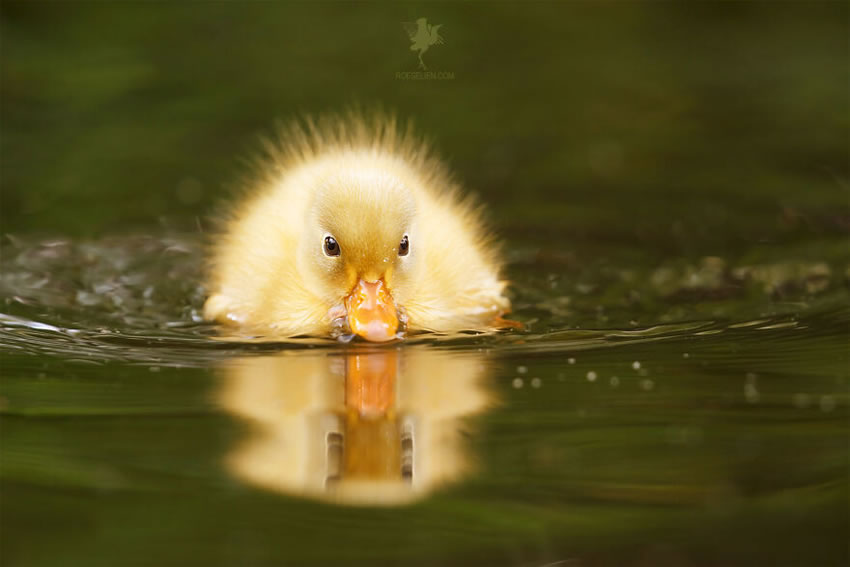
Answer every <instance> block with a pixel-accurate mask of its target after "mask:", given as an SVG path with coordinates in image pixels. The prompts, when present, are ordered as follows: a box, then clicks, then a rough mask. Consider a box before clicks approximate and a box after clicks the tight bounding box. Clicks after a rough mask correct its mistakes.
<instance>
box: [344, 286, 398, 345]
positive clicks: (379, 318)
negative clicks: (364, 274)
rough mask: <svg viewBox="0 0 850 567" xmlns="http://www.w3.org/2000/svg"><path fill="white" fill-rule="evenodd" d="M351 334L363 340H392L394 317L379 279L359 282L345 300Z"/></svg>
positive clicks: (391, 303) (391, 304) (391, 306)
mask: <svg viewBox="0 0 850 567" xmlns="http://www.w3.org/2000/svg"><path fill="white" fill-rule="evenodd" d="M345 309H346V311H347V312H348V326H349V327H350V328H351V332H352V333H354V334H356V335H360V336H361V337H363V338H364V339H366V340H367V341H373V342H385V341H390V340H392V339H394V338H395V333H396V331H397V330H398V315H397V313H396V307H395V303H394V302H393V298H392V296H391V295H390V292H389V291H387V287H386V285H385V284H384V282H383V280H378V281H376V282H371V283H370V282H366V281H364V280H360V281H359V282H357V285H356V286H354V290H353V291H352V292H351V293H350V294H349V296H348V297H346V298H345Z"/></svg>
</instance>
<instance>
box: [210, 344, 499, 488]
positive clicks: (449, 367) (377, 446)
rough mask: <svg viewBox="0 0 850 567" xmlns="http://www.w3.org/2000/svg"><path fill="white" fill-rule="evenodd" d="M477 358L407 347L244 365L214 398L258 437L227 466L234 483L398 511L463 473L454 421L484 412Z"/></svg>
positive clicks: (230, 371)
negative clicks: (396, 506)
mask: <svg viewBox="0 0 850 567" xmlns="http://www.w3.org/2000/svg"><path fill="white" fill-rule="evenodd" d="M483 379H484V366H483V362H482V360H481V358H480V357H479V356H477V355H476V356H473V355H466V354H464V355H457V354H449V353H440V352H434V351H428V350H425V349H416V348H413V349H405V350H403V351H398V352H396V351H381V352H372V353H362V354H350V355H346V356H344V357H328V356H325V355H316V354H299V355H285V356H272V357H257V358H245V359H240V360H236V361H234V362H233V363H232V364H230V365H229V366H228V368H227V370H226V377H225V380H224V382H223V384H222V388H221V390H220V393H219V400H220V401H221V403H222V405H223V406H224V407H225V408H226V409H227V410H228V411H230V412H232V413H234V414H235V415H238V416H240V417H242V418H245V419H248V420H250V421H252V422H253V423H254V424H255V425H256V429H255V433H254V434H253V435H252V436H251V437H249V438H248V439H246V440H245V441H244V442H243V443H241V444H240V445H239V446H237V447H236V448H235V450H234V451H232V452H231V453H230V454H229V455H228V456H227V458H226V462H227V466H228V468H229V469H230V471H231V472H232V473H233V474H234V475H235V476H236V477H237V478H240V479H243V480H245V481H247V482H250V483H252V484H255V485H258V486H262V487H264V488H267V489H271V490H276V491H281V492H287V493H294V494H306V495H311V496H314V497H319V498H323V499H329V500H333V501H336V502H341V503H350V504H387V505H391V504H401V503H404V502H408V501H410V500H412V499H415V498H417V497H418V496H421V495H423V494H425V493H426V492H428V491H430V490H432V489H433V488H434V487H436V486H439V485H441V484H444V483H445V482H448V481H450V480H454V479H456V478H457V477H459V476H460V475H462V474H464V473H465V472H467V471H468V470H469V464H468V463H469V461H468V459H466V458H465V457H464V455H463V438H462V435H461V432H460V428H461V426H462V421H461V418H462V417H464V416H468V415H471V414H474V413H476V412H479V411H482V410H483V409H485V408H486V407H487V406H488V405H489V404H490V403H491V402H492V400H491V398H490V396H489V394H488V392H487V390H486V389H485V388H484V384H483V383H482V382H483Z"/></svg>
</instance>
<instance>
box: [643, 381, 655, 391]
mask: <svg viewBox="0 0 850 567" xmlns="http://www.w3.org/2000/svg"><path fill="white" fill-rule="evenodd" d="M654 387H655V382H653V381H652V380H650V379H649V378H647V379H646V380H641V381H640V388H641V390H644V391H646V392H648V391H650V390H652V389H653V388H654Z"/></svg>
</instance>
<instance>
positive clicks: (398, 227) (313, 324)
mask: <svg viewBox="0 0 850 567" xmlns="http://www.w3.org/2000/svg"><path fill="white" fill-rule="evenodd" d="M267 150H268V156H267V158H266V159H264V160H263V161H262V163H261V165H260V169H261V174H260V175H259V176H258V178H257V179H256V180H255V181H253V182H252V183H251V187H250V188H249V189H250V190H249V192H248V196H247V198H246V199H244V201H243V202H242V203H240V204H238V205H237V206H236V207H233V208H232V209H231V210H230V211H229V212H228V213H227V218H226V219H225V223H224V230H223V231H222V232H221V233H220V234H217V235H216V237H215V241H214V242H213V248H212V254H211V262H210V266H209V277H208V288H207V289H208V290H209V291H210V296H209V298H208V300H207V302H206V304H205V306H204V315H205V317H206V318H207V319H210V320H216V321H219V322H221V323H226V324H231V325H236V326H239V327H241V328H242V329H244V330H245V331H248V332H251V333H259V334H265V335H273V336H295V335H315V336H323V335H328V334H329V333H330V332H331V330H332V321H333V319H334V318H337V317H339V316H340V314H341V312H340V309H341V308H342V307H341V306H342V302H343V300H344V299H345V297H346V296H347V295H348V294H349V293H351V291H352V289H353V288H354V287H355V286H356V285H357V282H358V281H359V280H360V279H364V280H366V281H374V280H376V279H378V278H380V279H382V280H383V281H384V282H385V284H386V287H387V288H388V290H389V292H390V294H391V295H392V298H393V300H394V302H395V305H396V306H397V307H400V308H402V311H403V312H404V313H406V316H407V328H408V330H412V331H419V330H422V331H441V332H451V331H459V330H486V329H490V328H491V327H492V325H493V324H494V322H495V321H496V319H497V318H498V317H499V316H500V315H501V314H503V313H505V312H506V311H507V310H508V309H509V307H510V305H509V302H508V300H507V298H505V296H504V295H503V290H504V288H505V282H504V281H502V280H501V279H500V276H499V271H500V267H501V262H500V259H499V252H498V247H497V246H496V245H495V244H494V242H493V239H492V238H491V235H490V234H489V233H488V232H487V231H486V229H485V228H484V227H483V225H482V223H481V219H480V215H479V212H478V208H477V207H476V206H475V205H474V204H473V203H471V202H470V200H469V199H461V198H460V197H459V194H460V191H459V188H458V186H457V185H456V183H455V182H454V181H453V180H452V179H451V177H450V176H449V174H448V172H447V171H446V169H445V167H444V166H443V165H442V164H441V163H440V162H439V161H438V160H436V159H435V158H433V157H432V156H431V154H430V151H429V149H428V147H427V146H426V145H425V144H424V143H423V142H422V141H421V140H420V139H418V138H417V137H415V136H414V135H413V134H412V132H411V130H410V128H409V127H408V128H406V129H404V130H402V129H400V128H399V127H398V126H397V124H396V122H395V120H394V119H392V118H386V117H380V116H379V117H375V118H370V119H364V118H362V117H360V116H358V115H355V114H352V115H347V116H342V117H341V116H333V117H327V118H324V119H321V120H319V121H317V122H314V121H307V122H306V123H304V124H296V125H293V126H290V127H289V128H286V129H284V130H282V131H281V135H280V141H279V142H275V143H268V144H267ZM405 235H407V237H408V239H409V253H408V254H406V255H400V254H399V242H400V241H401V239H402V238H403V237H404V236H405ZM327 236H332V237H333V238H334V239H335V240H336V241H337V242H338V244H339V247H340V249H341V250H340V252H341V253H340V255H339V256H337V257H332V256H329V255H328V254H327V253H326V251H325V250H324V248H323V245H324V242H325V238H326V237H327ZM343 314H344V313H343Z"/></svg>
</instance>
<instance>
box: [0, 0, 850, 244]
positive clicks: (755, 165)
mask: <svg viewBox="0 0 850 567" xmlns="http://www.w3.org/2000/svg"><path fill="white" fill-rule="evenodd" d="M1 10H2V11H0V16H2V25H0V35H2V85H0V89H2V91H0V94H1V95H2V105H1V106H0V112H1V113H2V123H1V124H0V134H2V136H0V144H1V145H0V150H1V151H0V166H2V167H0V182H2V224H3V227H2V229H3V231H5V232H11V233H13V234H19V233H39V234H42V233H43V234H48V235H69V236H74V235H84V236H97V235H102V234H106V233H114V232H127V231H150V230H159V227H161V226H162V224H165V225H166V226H167V227H170V228H175V229H178V230H196V227H197V225H198V222H200V223H201V224H202V226H203V223H204V222H205V218H207V217H208V216H209V215H210V214H211V212H212V211H213V210H214V209H215V203H216V202H217V201H218V200H219V199H220V198H221V197H222V196H223V195H226V194H227V191H228V186H229V185H232V183H233V182H234V181H236V180H238V179H239V177H240V176H241V175H242V174H243V173H245V169H246V166H245V165H244V163H245V160H246V158H250V157H251V156H252V155H253V154H254V153H255V152H256V150H257V148H258V143H257V140H258V138H259V137H260V136H261V135H263V134H268V133H270V132H272V131H273V126H274V123H275V121H276V120H288V119H291V118H292V117H294V116H297V115H298V114H301V113H317V112H323V111H328V110H331V111H335V110H340V109H342V108H344V107H345V106H347V105H349V104H351V103H359V104H362V105H365V106H367V107H368V106H373V105H376V104H381V105H383V106H384V107H385V108H389V109H395V110H396V111H398V113H399V114H400V115H401V116H402V117H409V118H413V119H414V120H415V121H416V123H417V124H418V125H419V129H420V130H421V131H422V132H423V133H425V134H427V135H429V136H431V137H432V138H433V139H434V140H435V141H436V145H437V147H438V148H439V150H440V152H441V153H442V154H443V155H444V156H445V157H446V158H447V159H448V160H449V161H450V163H451V165H452V167H453V168H454V170H455V171H456V172H457V173H458V175H459V177H460V179H461V180H462V181H463V182H464V183H465V184H466V185H468V186H469V187H470V188H472V189H473V190H475V191H476V192H478V193H479V194H480V195H481V196H482V197H483V199H484V200H485V201H486V202H488V203H489V204H490V208H491V210H492V212H493V216H494V217H495V219H496V221H497V224H498V225H499V226H500V227H502V229H503V230H504V231H506V232H507V233H508V234H510V231H511V229H512V227H513V228H517V232H527V231H522V230H519V228H520V227H529V226H533V227H535V228H534V230H535V231H536V232H538V233H539V232H541V231H542V232H543V233H546V231H557V232H558V233H559V234H565V236H566V237H568V238H572V239H576V240H579V241H581V240H588V241H595V242H598V241H607V242H610V243H614V244H617V243H620V244H623V245H628V246H642V247H652V248H656V249H662V250H666V251H667V252H670V253H675V254H679V253H687V254H706V253H713V254H722V253H723V252H724V251H729V250H734V249H735V248H736V247H739V246H743V245H746V244H747V243H755V242H765V241H770V242H776V243H777V244H781V243H782V242H785V241H790V240H794V241H796V242H800V241H805V240H810V239H815V240H818V239H821V238H823V237H824V236H825V235H832V236H835V235H836V234H846V231H847V227H848V182H847V179H848V125H850V124H848V123H850V106H849V105H850V102H848V101H849V100H850V96H848V94H849V93H848V88H850V87H848V85H850V71H848V70H850V66H848V41H847V37H848V8H847V4H846V3H845V2H813V3H803V2H787V3H759V2H724V3H674V2H653V3H647V4H638V3H631V2H606V3H592V2H565V3H557V2H538V3H516V2H496V3H439V2H438V3H428V4H419V3H404V4H390V3H337V2H326V3H315V4H311V3H286V2H246V3H232V2H219V1H208V2H207V1H205V2H176V3H159V2H156V3H147V2H115V3H106V2H10V1H4V2H3V3H2V8H1ZM418 17H427V18H428V21H429V23H433V24H442V28H441V30H440V31H441V34H442V35H443V37H444V40H445V43H444V44H443V45H438V46H434V47H432V48H431V49H430V50H429V51H428V52H427V53H426V54H425V61H426V62H427V63H428V64H429V65H430V69H431V70H435V71H450V72H453V73H454V79H453V80H425V81H415V80H399V79H397V78H396V73H397V72H399V71H415V70H416V54H415V53H414V52H412V51H410V49H409V46H410V42H409V40H408V38H407V36H406V34H405V31H404V28H403V26H402V22H406V21H412V20H415V19H416V18H418Z"/></svg>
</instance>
